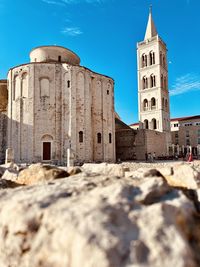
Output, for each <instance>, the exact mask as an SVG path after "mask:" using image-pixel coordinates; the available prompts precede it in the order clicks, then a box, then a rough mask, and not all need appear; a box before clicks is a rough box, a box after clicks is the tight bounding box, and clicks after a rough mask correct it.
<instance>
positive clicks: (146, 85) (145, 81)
mask: <svg viewBox="0 0 200 267" xmlns="http://www.w3.org/2000/svg"><path fill="white" fill-rule="evenodd" d="M146 88H148V79H147V77H146V76H144V77H143V89H146Z"/></svg>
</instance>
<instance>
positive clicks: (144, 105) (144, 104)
mask: <svg viewBox="0 0 200 267" xmlns="http://www.w3.org/2000/svg"><path fill="white" fill-rule="evenodd" d="M143 110H144V111H145V110H148V100H147V99H145V100H144V101H143Z"/></svg>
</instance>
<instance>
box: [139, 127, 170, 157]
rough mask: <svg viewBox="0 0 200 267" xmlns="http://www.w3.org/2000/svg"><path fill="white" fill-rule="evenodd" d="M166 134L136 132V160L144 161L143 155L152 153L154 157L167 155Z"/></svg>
mask: <svg viewBox="0 0 200 267" xmlns="http://www.w3.org/2000/svg"><path fill="white" fill-rule="evenodd" d="M167 135H168V133H161V132H157V131H152V130H138V131H137V134H136V140H135V144H136V158H137V159H138V160H145V153H154V152H155V154H156V157H158V156H165V155H167V154H168V147H167V144H168V142H167V137H168V136H167Z"/></svg>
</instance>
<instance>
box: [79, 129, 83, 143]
mask: <svg viewBox="0 0 200 267" xmlns="http://www.w3.org/2000/svg"><path fill="white" fill-rule="evenodd" d="M79 143H83V132H82V131H80V132H79Z"/></svg>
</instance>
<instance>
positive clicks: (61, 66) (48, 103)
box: [7, 46, 115, 164]
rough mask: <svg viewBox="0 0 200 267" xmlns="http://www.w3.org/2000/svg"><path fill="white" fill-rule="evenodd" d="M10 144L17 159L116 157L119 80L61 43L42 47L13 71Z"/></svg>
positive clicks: (59, 160)
mask: <svg viewBox="0 0 200 267" xmlns="http://www.w3.org/2000/svg"><path fill="white" fill-rule="evenodd" d="M7 112H8V113H7V114H8V132H7V142H8V144H7V147H10V148H12V149H13V151H14V159H15V162H26V163H32V162H51V163H54V164H66V163H67V160H68V157H69V155H68V151H69V150H70V151H71V154H73V158H74V161H75V162H77V163H79V162H80V163H81V162H101V161H107V162H109V161H111V162H113V161H115V113H114V82H113V80H112V78H110V77H107V76H104V75H101V74H98V73H95V72H93V71H91V70H89V69H87V68H85V67H83V66H80V58H79V57H78V56H77V55H76V54H75V53H74V52H72V51H70V50H69V49H66V48H64V47H60V46H41V47H37V48H35V49H33V50H32V51H31V53H30V63H27V64H22V65H20V66H17V67H14V68H12V69H10V71H9V73H8V111H7Z"/></svg>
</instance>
